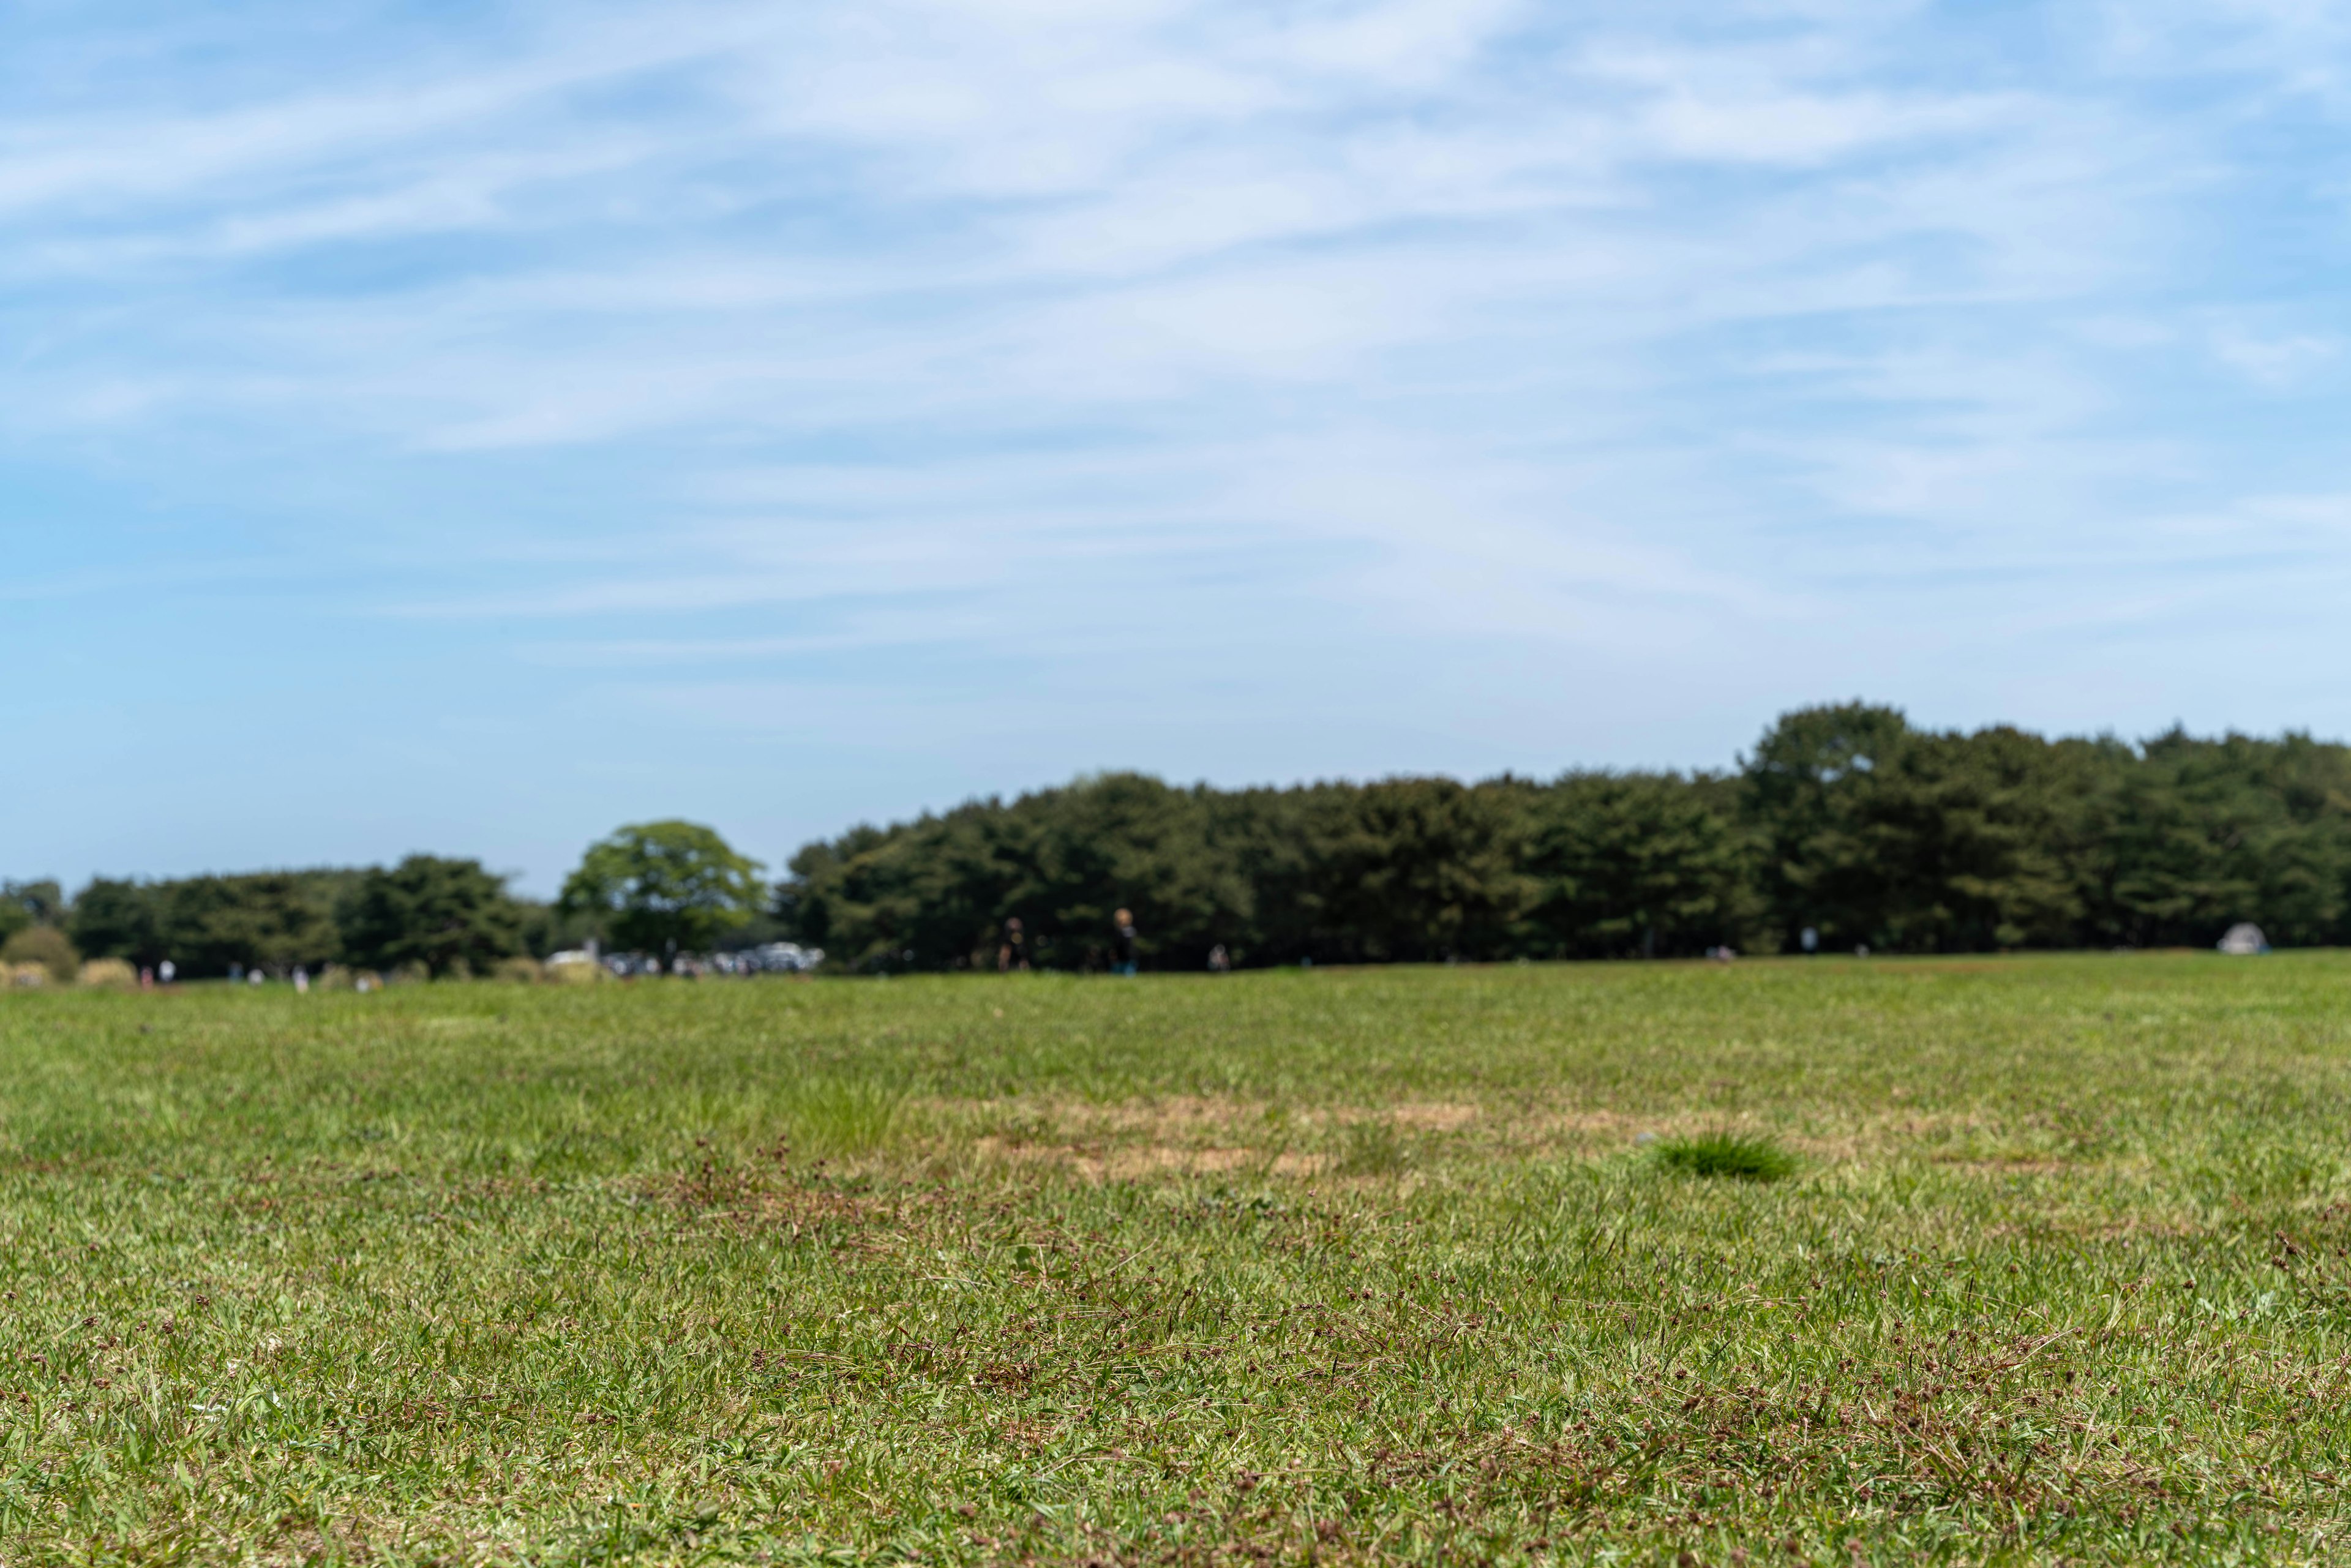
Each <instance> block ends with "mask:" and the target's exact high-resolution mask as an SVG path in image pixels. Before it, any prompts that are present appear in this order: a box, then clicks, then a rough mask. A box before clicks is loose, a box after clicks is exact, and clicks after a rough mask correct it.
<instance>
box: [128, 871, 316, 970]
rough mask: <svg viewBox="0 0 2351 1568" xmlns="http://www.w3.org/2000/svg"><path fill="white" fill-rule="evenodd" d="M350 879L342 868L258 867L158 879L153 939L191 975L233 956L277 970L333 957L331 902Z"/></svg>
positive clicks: (217, 966)
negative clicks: (164, 880)
mask: <svg viewBox="0 0 2351 1568" xmlns="http://www.w3.org/2000/svg"><path fill="white" fill-rule="evenodd" d="M353 880H354V876H353V873H344V872H288V871H275V872H256V873H248V874H246V875H242V876H192V877H187V878H184V879H182V880H180V881H176V882H167V883H157V884H156V888H155V894H156V904H157V919H156V925H157V927H158V939H159V945H160V946H162V949H163V951H164V953H165V955H166V956H169V957H170V958H171V959H172V962H174V963H175V964H177V965H179V966H180V967H181V968H182V969H183V970H184V971H185V972H186V973H187V974H188V975H190V976H191V977H193V976H198V975H219V974H225V973H226V972H227V970H228V967H229V966H230V965H232V964H242V965H244V966H246V967H247V968H261V969H268V970H272V971H275V972H277V973H279V974H283V973H285V972H286V971H287V970H289V969H292V968H293V967H296V966H297V965H304V966H308V967H313V968H315V967H319V966H320V965H323V964H325V963H327V962H329V960H330V959H332V958H333V957H334V956H335V955H336V953H337V952H338V951H339V950H340V948H341V946H342V939H341V937H340V934H339V933H338V932H337V931H336V929H335V917H334V910H335V906H336V904H338V903H340V897H341V895H342V894H344V893H345V891H346V890H347V889H348V888H349V887H350V884H351V883H352V881H353Z"/></svg>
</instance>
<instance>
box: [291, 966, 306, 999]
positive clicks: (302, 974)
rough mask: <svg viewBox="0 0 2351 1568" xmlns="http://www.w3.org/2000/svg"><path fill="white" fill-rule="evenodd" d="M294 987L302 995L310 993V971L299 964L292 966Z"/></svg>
mask: <svg viewBox="0 0 2351 1568" xmlns="http://www.w3.org/2000/svg"><path fill="white" fill-rule="evenodd" d="M294 989H295V991H296V992H297V993H298V994H299V995H302V996H306V997H307V996H308V995H309V994H310V971H309V970H308V969H306V968H304V967H302V966H301V965H299V964H297V965H295V966H294Z"/></svg>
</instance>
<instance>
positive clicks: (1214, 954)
mask: <svg viewBox="0 0 2351 1568" xmlns="http://www.w3.org/2000/svg"><path fill="white" fill-rule="evenodd" d="M1110 928H1111V937H1110V951H1111V965H1110V972H1111V973H1112V974H1113V975H1133V974H1134V973H1136V970H1137V963H1138V960H1139V959H1140V957H1141V956H1142V940H1143V939H1142V937H1141V936H1140V935H1139V934H1138V933H1137V932H1136V930H1135V928H1134V911H1133V910H1132V909H1122V910H1120V911H1118V912H1117V913H1116V914H1114V915H1112V916H1111V920H1110ZM1034 958H1035V951H1034V949H1032V948H1031V947H1030V946H1029V928H1028V927H1027V926H1025V925H1022V924H1021V923H1020V916H1019V915H1010V916H1008V917H1007V918H1006V920H1005V922H1004V934H1003V936H1001V937H999V938H998V941H997V945H996V970H997V973H998V974H1000V975H1013V974H1020V973H1025V972H1026V971H1028V970H1029V969H1032V968H1034V967H1036V964H1035V962H1034ZM1232 967H1233V960H1232V956H1231V955H1230V954H1228V953H1227V952H1226V951H1225V945H1224V944H1223V943H1221V942H1219V943H1217V945H1216V946H1214V947H1211V948H1209V949H1208V968H1209V969H1210V971H1211V972H1213V973H1215V974H1219V975H1222V974H1227V973H1229V972H1230V971H1231V969H1232Z"/></svg>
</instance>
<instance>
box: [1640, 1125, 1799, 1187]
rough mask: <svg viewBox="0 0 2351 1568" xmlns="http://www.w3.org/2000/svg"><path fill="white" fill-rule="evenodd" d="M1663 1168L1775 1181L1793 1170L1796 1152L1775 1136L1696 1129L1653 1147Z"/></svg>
mask: <svg viewBox="0 0 2351 1568" xmlns="http://www.w3.org/2000/svg"><path fill="white" fill-rule="evenodd" d="M1657 1158H1658V1160H1659V1161H1661V1162H1662V1163H1663V1164H1664V1165H1665V1166H1666V1167H1667V1169H1669V1170H1677V1171H1680V1172H1682V1173H1684V1174H1685V1175H1687V1176H1736V1177H1738V1178H1739V1179H1740V1180H1741V1181H1778V1180H1779V1179H1780V1178H1781V1177H1782V1176H1793V1175H1795V1174H1796V1156H1795V1155H1792V1154H1790V1153H1789V1152H1788V1151H1787V1150H1785V1149H1783V1148H1782V1147H1781V1146H1780V1142H1779V1140H1778V1139H1776V1138H1767V1137H1759V1136H1755V1135H1753V1134H1741V1133H1700V1134H1698V1135H1697V1136H1695V1137H1686V1138H1673V1139H1669V1140H1667V1142H1666V1143H1665V1144H1663V1145H1660V1146H1659V1147H1658V1149H1657Z"/></svg>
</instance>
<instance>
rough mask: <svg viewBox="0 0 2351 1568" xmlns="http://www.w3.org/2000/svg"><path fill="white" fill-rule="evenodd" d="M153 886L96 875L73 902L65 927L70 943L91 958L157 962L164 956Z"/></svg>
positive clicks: (146, 962)
mask: <svg viewBox="0 0 2351 1568" xmlns="http://www.w3.org/2000/svg"><path fill="white" fill-rule="evenodd" d="M160 902H161V901H160V900H159V899H158V897H157V895H156V890H155V889H154V888H153V887H152V886H150V885H148V884H146V883H136V882H117V881H115V880H113V879H111V878H110V877H98V878H95V879H93V880H92V881H91V883H90V884H89V886H88V887H85V888H83V889H82V890H81V894H80V895H79V896H78V897H77V898H76V899H75V900H74V902H73V918H72V919H71V920H70V921H69V922H68V926H67V929H68V932H69V933H70V934H71V935H72V936H73V940H74V946H77V947H78V948H80V949H81V950H82V952H83V953H85V954H86V955H88V956H90V957H92V958H122V959H126V960H128V961H129V962H131V963H133V964H154V963H160V962H161V961H162V959H163V958H165V957H166V956H169V955H168V954H167V952H166V950H165V948H164V946H163V936H162V926H161V925H160V923H159V911H158V907H157V906H158V904H159V903H160Z"/></svg>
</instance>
